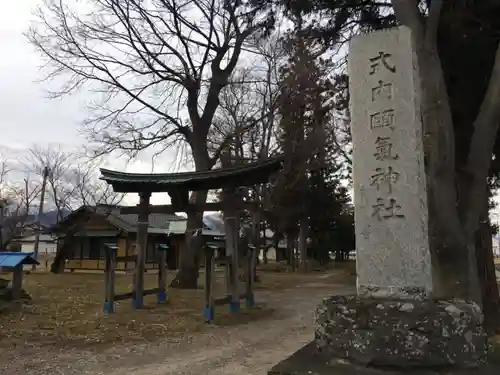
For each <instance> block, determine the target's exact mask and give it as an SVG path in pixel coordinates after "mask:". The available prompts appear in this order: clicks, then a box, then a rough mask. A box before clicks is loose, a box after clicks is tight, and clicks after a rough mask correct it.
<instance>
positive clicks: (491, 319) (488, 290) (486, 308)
mask: <svg viewBox="0 0 500 375" xmlns="http://www.w3.org/2000/svg"><path fill="white" fill-rule="evenodd" d="M484 207H485V208H484V210H483V213H482V215H481V223H480V227H479V230H478V231H477V232H476V257H477V262H476V263H477V271H478V274H479V282H480V286H481V298H482V302H483V314H484V326H485V329H486V330H487V332H489V333H490V334H494V333H495V331H496V330H498V329H499V328H500V295H499V293H498V284H497V278H496V275H495V262H494V256H493V244H492V230H491V225H490V221H489V217H488V213H489V207H488V202H485V204H484Z"/></svg>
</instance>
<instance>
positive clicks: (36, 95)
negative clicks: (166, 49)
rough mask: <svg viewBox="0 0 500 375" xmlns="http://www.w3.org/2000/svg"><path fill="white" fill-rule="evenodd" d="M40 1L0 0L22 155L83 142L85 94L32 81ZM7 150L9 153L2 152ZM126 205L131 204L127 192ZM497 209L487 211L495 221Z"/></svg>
mask: <svg viewBox="0 0 500 375" xmlns="http://www.w3.org/2000/svg"><path fill="white" fill-rule="evenodd" d="M41 2H42V0H18V1H3V2H2V12H0V48H1V53H0V116H1V117H0V130H1V133H0V134H1V137H0V146H2V149H4V150H5V149H6V150H11V151H10V152H12V153H15V154H22V153H23V150H27V149H28V148H29V147H30V146H32V145H33V144H38V145H40V146H46V145H49V144H50V143H59V144H64V145H66V146H67V147H69V148H72V147H74V148H77V147H79V146H81V145H82V143H85V138H84V137H83V136H82V135H81V134H80V133H79V124H80V123H81V121H82V120H83V119H84V118H85V115H86V113H85V108H84V103H85V93H81V94H80V95H77V96H72V97H65V98H64V99H47V98H46V94H45V91H44V90H45V89H46V88H47V86H46V84H43V83H42V84H40V83H36V82H35V81H37V80H39V79H40V78H41V77H42V76H43V75H42V73H41V72H40V71H39V65H40V58H39V56H38V54H37V53H36V52H35V51H34V48H33V47H32V46H31V45H30V44H29V43H28V41H27V40H26V38H25V36H24V35H23V33H24V32H26V31H27V28H28V27H29V24H30V21H31V20H33V16H32V10H33V9H34V8H35V7H36V5H38V4H40V3H41ZM8 152H9V151H8ZM171 159H172V156H170V157H169V155H165V156H164V157H163V158H162V159H160V160H159V161H157V162H156V163H155V165H154V172H167V171H172V163H171V162H170V160H171ZM106 167H108V168H109V167H110V168H115V169H121V170H123V169H125V170H127V171H130V172H145V173H147V172H151V171H152V167H153V165H152V163H151V162H150V161H149V158H148V157H147V156H145V157H144V158H143V160H141V161H135V162H133V163H132V164H129V165H126V166H125V165H124V163H123V162H116V160H114V159H113V160H109V161H108V165H106ZM126 202H127V203H130V204H134V203H137V199H136V197H135V196H129V197H127V199H126ZM152 202H153V203H155V204H161V203H168V202H169V199H168V197H167V195H166V194H154V195H153V198H152ZM498 212H499V210H498V209H497V210H496V213H495V214H494V215H493V220H494V221H498V220H499V218H500V215H499V214H498Z"/></svg>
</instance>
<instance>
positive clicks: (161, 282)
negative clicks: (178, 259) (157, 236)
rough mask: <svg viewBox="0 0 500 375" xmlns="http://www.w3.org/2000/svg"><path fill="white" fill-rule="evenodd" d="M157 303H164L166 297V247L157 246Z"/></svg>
mask: <svg viewBox="0 0 500 375" xmlns="http://www.w3.org/2000/svg"><path fill="white" fill-rule="evenodd" d="M157 249H158V289H159V292H158V303H159V304H160V303H165V302H166V301H167V300H168V296H167V251H168V248H167V247H163V246H158V247H157Z"/></svg>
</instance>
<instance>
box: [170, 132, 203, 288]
mask: <svg viewBox="0 0 500 375" xmlns="http://www.w3.org/2000/svg"><path fill="white" fill-rule="evenodd" d="M191 149H192V151H193V158H194V163H195V170H196V172H202V171H207V170H210V168H211V167H212V166H213V165H212V164H211V162H210V158H209V156H208V151H207V147H206V136H205V137H200V138H196V137H193V139H192V142H191ZM207 194H208V192H207V191H196V192H195V193H193V194H192V195H191V199H190V203H194V204H195V205H196V206H201V205H204V204H205V203H206V201H207ZM193 197H194V199H193ZM187 216H188V217H187V228H186V239H185V244H186V246H185V248H184V251H183V253H182V254H180V264H179V271H177V275H175V278H174V279H173V280H172V282H171V283H170V286H171V287H172V288H180V289H196V288H197V287H198V275H199V267H200V254H201V247H202V244H203V238H202V237H201V233H200V236H193V234H195V232H196V231H197V230H198V229H202V228H203V212H195V211H188V212H187Z"/></svg>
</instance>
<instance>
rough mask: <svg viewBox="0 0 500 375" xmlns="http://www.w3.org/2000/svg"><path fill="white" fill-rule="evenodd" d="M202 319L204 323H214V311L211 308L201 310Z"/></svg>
mask: <svg viewBox="0 0 500 375" xmlns="http://www.w3.org/2000/svg"><path fill="white" fill-rule="evenodd" d="M203 318H204V319H205V323H211V322H213V321H214V318H215V311H214V309H213V307H212V308H209V307H205V308H204V309H203Z"/></svg>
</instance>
